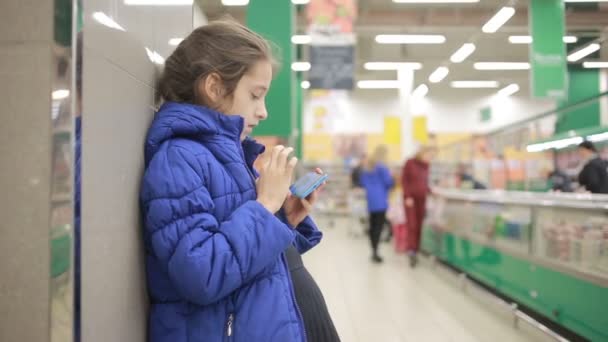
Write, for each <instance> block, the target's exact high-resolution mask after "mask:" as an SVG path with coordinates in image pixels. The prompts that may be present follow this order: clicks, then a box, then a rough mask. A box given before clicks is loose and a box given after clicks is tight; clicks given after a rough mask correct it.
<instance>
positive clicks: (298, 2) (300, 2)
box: [291, 0, 310, 5]
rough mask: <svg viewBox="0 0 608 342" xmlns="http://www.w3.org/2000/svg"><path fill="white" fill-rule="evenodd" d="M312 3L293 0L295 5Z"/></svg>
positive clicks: (306, 0)
mask: <svg viewBox="0 0 608 342" xmlns="http://www.w3.org/2000/svg"><path fill="white" fill-rule="evenodd" d="M309 2H310V0H291V3H292V4H294V5H306V4H308V3H309Z"/></svg>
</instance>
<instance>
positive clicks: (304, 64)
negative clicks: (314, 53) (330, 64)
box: [291, 62, 310, 71]
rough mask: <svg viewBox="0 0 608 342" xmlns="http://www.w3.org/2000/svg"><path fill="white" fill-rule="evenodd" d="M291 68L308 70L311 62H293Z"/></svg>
mask: <svg viewBox="0 0 608 342" xmlns="http://www.w3.org/2000/svg"><path fill="white" fill-rule="evenodd" d="M291 70H293V71H308V70H310V63H308V62H293V63H291Z"/></svg>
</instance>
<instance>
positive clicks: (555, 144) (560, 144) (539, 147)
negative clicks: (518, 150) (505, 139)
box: [526, 137, 583, 152]
mask: <svg viewBox="0 0 608 342" xmlns="http://www.w3.org/2000/svg"><path fill="white" fill-rule="evenodd" d="M582 142H583V138H581V137H572V138H566V139H560V140H553V141H547V142H544V143H538V144H531V145H528V146H527V147H526V150H528V152H541V151H546V150H550V149H561V148H566V147H568V146H572V145H578V144H580V143H582Z"/></svg>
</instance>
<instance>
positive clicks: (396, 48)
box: [197, 0, 608, 96]
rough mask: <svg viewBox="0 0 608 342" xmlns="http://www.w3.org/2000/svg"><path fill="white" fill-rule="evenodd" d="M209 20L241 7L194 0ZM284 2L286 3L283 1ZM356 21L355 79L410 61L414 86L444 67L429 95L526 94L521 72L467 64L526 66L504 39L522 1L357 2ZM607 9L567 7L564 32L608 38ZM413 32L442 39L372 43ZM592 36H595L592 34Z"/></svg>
mask: <svg viewBox="0 0 608 342" xmlns="http://www.w3.org/2000/svg"><path fill="white" fill-rule="evenodd" d="M197 1H199V3H200V5H201V6H202V8H203V11H204V12H205V13H206V14H207V16H208V17H209V19H214V18H217V17H219V16H221V15H223V14H230V15H232V16H233V17H235V18H236V19H237V20H240V21H244V18H245V8H244V7H224V6H223V5H222V4H221V0H197ZM285 1H287V0H285ZM506 4H512V6H514V7H515V8H516V10H517V12H516V14H515V16H514V17H513V18H511V19H510V20H509V22H507V24H506V25H505V26H503V27H502V28H501V29H500V30H499V31H498V32H497V33H494V34H484V33H482V32H481V27H482V26H483V24H485V22H486V21H487V20H488V19H489V18H491V17H492V16H493V15H494V14H495V13H496V11H497V10H498V9H499V8H501V7H502V6H505V5H506ZM358 5H359V17H358V20H357V24H356V26H355V31H356V34H357V57H356V58H357V62H358V64H359V66H358V68H357V75H356V78H357V79H358V80H363V79H395V78H396V73H395V72H394V71H367V70H364V69H363V63H365V62H371V61H383V62H385V61H393V62H397V61H399V62H401V61H411V62H420V63H422V64H423V68H422V69H421V70H419V71H417V72H416V76H415V84H416V85H417V84H420V83H427V84H428V81H427V79H428V76H429V74H430V73H431V72H432V71H433V70H434V69H435V68H437V67H438V66H441V65H447V66H448V67H449V68H450V74H449V75H448V77H447V78H446V79H445V80H444V81H442V82H441V83H439V84H429V86H430V91H431V93H432V94H434V95H441V94H447V93H448V92H449V95H450V96H454V95H456V96H458V95H459V94H462V95H463V96H465V95H466V96H470V95H471V94H473V93H474V94H475V95H477V94H478V95H479V96H484V95H488V94H490V93H492V92H495V91H496V90H495V89H488V90H483V89H474V90H471V89H452V88H450V87H449V82H450V81H453V80H496V81H499V82H500V83H501V86H502V85H507V84H509V83H518V84H519V85H520V87H521V94H526V93H527V92H528V72H527V71H477V70H475V69H474V68H473V62H527V61H528V49H529V46H528V45H525V44H510V43H509V42H508V37H509V35H527V34H528V13H527V6H528V2H527V1H504V0H481V1H480V2H479V3H476V4H447V5H446V4H442V5H428V4H426V5H422V4H396V3H393V2H392V1H390V0H359V1H358ZM607 28H608V5H603V4H602V5H600V6H599V8H596V9H594V10H593V11H581V10H579V9H573V8H569V9H568V11H567V14H566V29H567V31H568V32H569V33H573V34H575V35H577V36H585V35H587V33H586V32H603V34H604V36H606V34H608V31H607ZM305 30H306V22H305V18H304V14H303V11H302V13H300V14H299V15H298V18H297V29H296V31H297V32H298V33H304V32H305ZM396 33H418V34H442V35H445V36H446V38H447V40H446V42H445V43H444V44H438V45H392V44H391V45H386V44H378V43H376V42H375V40H374V38H375V36H376V35H377V34H396ZM593 34H597V33H593ZM467 42H473V43H475V45H476V47H477V49H476V50H475V52H474V53H473V54H472V55H471V56H470V57H469V58H467V60H466V61H465V62H463V63H460V64H452V63H450V62H449V58H450V56H451V55H452V53H454V52H455V51H456V50H457V49H458V48H459V47H460V46H462V44H464V43H467ZM601 57H602V58H603V59H608V42H606V43H605V44H603V48H602V51H601ZM307 58H308V56H307V48H306V47H304V48H303V55H302V60H307Z"/></svg>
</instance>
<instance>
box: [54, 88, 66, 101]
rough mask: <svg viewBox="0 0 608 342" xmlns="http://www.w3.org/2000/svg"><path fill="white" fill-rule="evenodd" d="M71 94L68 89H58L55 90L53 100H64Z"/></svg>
mask: <svg viewBox="0 0 608 342" xmlns="http://www.w3.org/2000/svg"><path fill="white" fill-rule="evenodd" d="M68 96H70V91H69V90H67V89H58V90H55V91H54V92H53V94H52V98H53V100H63V99H65V98H67V97H68Z"/></svg>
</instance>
